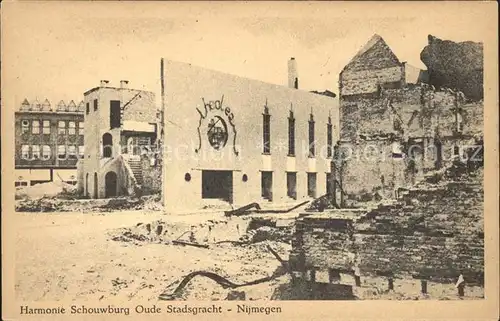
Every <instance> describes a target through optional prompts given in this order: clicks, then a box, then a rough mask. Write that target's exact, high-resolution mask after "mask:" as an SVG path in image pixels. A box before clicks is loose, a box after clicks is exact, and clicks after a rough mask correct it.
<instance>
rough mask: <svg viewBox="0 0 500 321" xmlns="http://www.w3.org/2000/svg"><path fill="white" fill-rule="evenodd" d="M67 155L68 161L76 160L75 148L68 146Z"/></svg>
mask: <svg viewBox="0 0 500 321" xmlns="http://www.w3.org/2000/svg"><path fill="white" fill-rule="evenodd" d="M68 155H69V158H70V159H76V146H75V145H70V146H68Z"/></svg>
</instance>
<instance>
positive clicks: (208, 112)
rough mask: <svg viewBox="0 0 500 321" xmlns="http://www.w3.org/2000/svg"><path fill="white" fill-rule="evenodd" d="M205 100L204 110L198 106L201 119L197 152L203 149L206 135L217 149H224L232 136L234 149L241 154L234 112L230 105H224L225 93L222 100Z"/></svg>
mask: <svg viewBox="0 0 500 321" xmlns="http://www.w3.org/2000/svg"><path fill="white" fill-rule="evenodd" d="M201 100H202V101H203V106H204V109H203V111H202V110H200V109H199V108H196V110H197V111H198V113H199V114H200V120H199V122H198V128H197V131H198V140H199V142H198V148H196V149H195V152H196V153H198V152H199V151H200V150H201V145H202V141H203V138H202V137H204V136H206V138H207V140H208V143H209V144H210V146H212V147H213V148H214V149H215V150H222V149H223V148H224V147H225V146H226V145H227V143H228V141H230V138H231V136H232V141H233V151H234V154H235V155H236V156H237V155H238V154H239V152H238V150H237V149H236V136H237V131H236V126H235V125H234V114H233V112H232V111H231V108H230V107H227V106H226V107H224V105H223V102H224V95H222V98H221V99H220V100H211V101H207V102H206V101H205V99H204V98H201Z"/></svg>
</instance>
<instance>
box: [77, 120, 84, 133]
mask: <svg viewBox="0 0 500 321" xmlns="http://www.w3.org/2000/svg"><path fill="white" fill-rule="evenodd" d="M83 126H84V125H83V122H82V121H81V122H78V134H80V135H83V130H84V129H85V128H84V127H83Z"/></svg>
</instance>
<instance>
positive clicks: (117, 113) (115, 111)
mask: <svg viewBox="0 0 500 321" xmlns="http://www.w3.org/2000/svg"><path fill="white" fill-rule="evenodd" d="M109 104H110V106H109V108H110V113H109V125H110V128H111V129H113V128H120V126H121V121H122V120H121V116H122V115H121V108H120V101H119V100H111V101H110V102H109Z"/></svg>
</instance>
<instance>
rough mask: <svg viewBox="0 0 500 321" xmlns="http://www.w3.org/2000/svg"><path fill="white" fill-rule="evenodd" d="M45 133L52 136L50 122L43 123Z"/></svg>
mask: <svg viewBox="0 0 500 321" xmlns="http://www.w3.org/2000/svg"><path fill="white" fill-rule="evenodd" d="M43 133H44V134H50V120H44V121H43Z"/></svg>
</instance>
